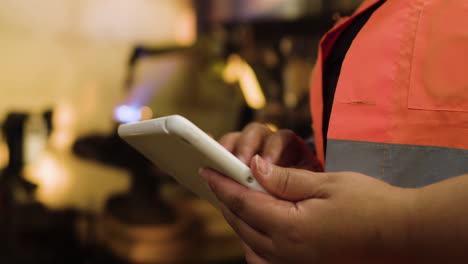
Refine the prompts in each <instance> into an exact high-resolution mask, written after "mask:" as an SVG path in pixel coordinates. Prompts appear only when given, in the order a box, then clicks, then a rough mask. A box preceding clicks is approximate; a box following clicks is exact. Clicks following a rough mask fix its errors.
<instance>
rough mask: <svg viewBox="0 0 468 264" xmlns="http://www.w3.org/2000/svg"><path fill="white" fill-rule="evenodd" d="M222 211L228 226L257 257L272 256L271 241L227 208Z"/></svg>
mask: <svg viewBox="0 0 468 264" xmlns="http://www.w3.org/2000/svg"><path fill="white" fill-rule="evenodd" d="M222 211H223V215H224V218H226V221H227V222H228V223H229V225H230V226H231V227H232V228H233V229H234V231H235V232H236V233H237V235H239V237H240V238H241V239H242V241H244V242H245V243H246V244H247V245H250V248H251V249H253V251H255V253H256V254H257V255H259V256H262V257H263V258H266V256H271V255H272V253H273V241H272V240H271V238H269V237H267V236H266V235H265V234H262V233H261V232H259V231H257V230H255V229H253V228H252V227H251V226H249V225H248V224H247V223H245V222H244V221H243V220H242V219H240V218H239V217H237V215H235V214H234V213H232V212H231V211H230V210H229V209H228V208H226V207H222Z"/></svg>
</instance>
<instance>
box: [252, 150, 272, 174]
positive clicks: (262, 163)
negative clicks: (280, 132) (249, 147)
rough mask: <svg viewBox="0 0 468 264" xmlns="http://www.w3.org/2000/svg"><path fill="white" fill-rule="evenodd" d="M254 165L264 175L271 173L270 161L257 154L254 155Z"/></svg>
mask: <svg viewBox="0 0 468 264" xmlns="http://www.w3.org/2000/svg"><path fill="white" fill-rule="evenodd" d="M255 165H256V167H257V170H258V172H259V173H261V174H263V175H264V176H268V175H270V173H271V163H269V162H268V161H266V160H264V159H263V158H262V157H260V156H259V155H256V156H255Z"/></svg>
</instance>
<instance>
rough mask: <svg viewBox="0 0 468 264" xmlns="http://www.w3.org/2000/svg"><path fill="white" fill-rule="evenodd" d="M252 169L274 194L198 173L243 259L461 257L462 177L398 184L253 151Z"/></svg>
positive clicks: (466, 182)
mask: <svg viewBox="0 0 468 264" xmlns="http://www.w3.org/2000/svg"><path fill="white" fill-rule="evenodd" d="M251 167H252V170H253V173H254V175H255V177H256V178H257V180H258V181H259V182H260V183H261V184H262V185H263V186H264V187H265V188H266V189H267V190H268V191H269V192H270V193H271V194H273V195H265V194H262V193H257V192H253V191H250V190H247V189H245V188H244V187H242V186H239V185H238V184H236V183H234V182H232V181H230V180H229V179H227V178H225V177H222V176H220V175H219V174H217V173H216V172H214V171H210V170H205V171H204V172H203V173H202V176H203V177H204V178H205V179H206V180H207V181H208V183H209V185H210V187H211V188H212V189H213V191H214V192H215V193H216V195H217V196H218V198H219V199H220V200H221V201H222V202H223V204H224V205H225V206H224V208H223V213H224V215H225V217H226V219H227V221H228V222H229V223H230V224H231V226H233V228H234V229H235V230H236V232H237V233H238V234H239V236H240V237H241V238H242V240H243V241H244V243H245V244H246V256H247V259H248V261H249V263H331V262H337V263H340V262H341V263H343V262H342V261H343V260H346V261H347V263H349V260H356V262H357V263H365V260H367V261H368V263H382V262H384V261H389V263H395V261H398V263H402V261H406V260H408V261H409V263H414V261H421V262H422V263H428V261H434V263H442V262H445V263H447V262H450V261H452V263H453V261H455V260H456V261H460V262H464V263H466V261H467V260H468V251H467V250H466V249H467V245H468V210H465V207H467V205H466V204H467V203H466V202H467V200H468V175H465V176H461V177H458V178H454V179H451V180H447V181H445V182H441V183H438V184H434V185H432V186H428V187H425V188H422V189H402V188H397V187H393V186H390V185H387V184H385V183H383V182H381V181H378V180H376V179H373V178H371V177H368V176H365V175H362V174H357V173H350V172H343V173H314V172H310V171H304V170H298V169H289V168H282V167H278V166H275V165H272V164H270V163H268V162H266V161H265V160H263V159H262V158H260V157H258V156H257V157H255V158H254V159H253V160H252V164H251ZM441 261H442V262H441Z"/></svg>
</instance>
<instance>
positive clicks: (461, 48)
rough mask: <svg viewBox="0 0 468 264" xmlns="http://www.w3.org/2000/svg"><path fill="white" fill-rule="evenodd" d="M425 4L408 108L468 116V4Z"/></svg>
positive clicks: (449, 0)
mask: <svg viewBox="0 0 468 264" xmlns="http://www.w3.org/2000/svg"><path fill="white" fill-rule="evenodd" d="M425 3H426V4H425V5H424V7H423V9H422V12H421V15H420V17H419V24H418V27H417V32H416V39H415V45H414V53H413V58H412V68H411V76H410V78H411V79H410V87H409V91H408V108H410V109H419V110H438V111H456V112H468V32H467V31H466V25H467V24H468V4H467V3H466V2H464V1H457V0H433V1H425Z"/></svg>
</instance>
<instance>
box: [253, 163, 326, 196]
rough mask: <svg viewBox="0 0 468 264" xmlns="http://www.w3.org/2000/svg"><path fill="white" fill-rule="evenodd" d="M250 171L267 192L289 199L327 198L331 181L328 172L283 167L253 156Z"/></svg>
mask: <svg viewBox="0 0 468 264" xmlns="http://www.w3.org/2000/svg"><path fill="white" fill-rule="evenodd" d="M251 168H252V173H253V175H254V176H255V178H256V179H257V181H258V182H259V183H260V185H262V186H263V187H264V188H265V189H266V190H267V191H268V192H269V193H271V194H273V195H275V196H277V197H279V198H282V199H285V200H289V201H302V200H306V199H313V198H317V199H320V198H327V197H328V196H329V192H328V190H329V185H330V183H331V181H332V179H331V176H330V174H328V173H315V172H311V171H306V170H299V169H290V168H283V167H279V166H276V165H273V164H271V163H269V162H268V161H266V160H264V159H263V158H262V157H260V156H258V155H257V156H255V158H254V159H252V163H251Z"/></svg>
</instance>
